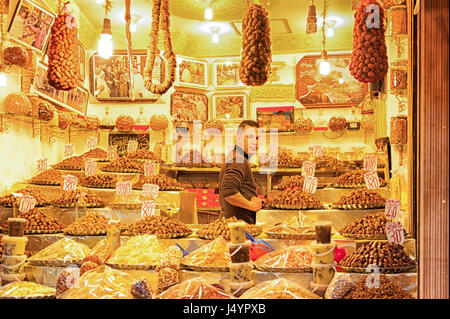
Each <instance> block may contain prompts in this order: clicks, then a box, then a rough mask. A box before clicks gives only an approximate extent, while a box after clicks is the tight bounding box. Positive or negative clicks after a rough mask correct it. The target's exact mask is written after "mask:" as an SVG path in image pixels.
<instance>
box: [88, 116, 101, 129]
mask: <svg viewBox="0 0 450 319" xmlns="http://www.w3.org/2000/svg"><path fill="white" fill-rule="evenodd" d="M99 127H100V120H99V119H98V117H97V116H95V115H90V116H86V128H87V129H88V130H92V131H96V130H98V128H99Z"/></svg>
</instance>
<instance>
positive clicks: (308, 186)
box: [303, 176, 317, 194]
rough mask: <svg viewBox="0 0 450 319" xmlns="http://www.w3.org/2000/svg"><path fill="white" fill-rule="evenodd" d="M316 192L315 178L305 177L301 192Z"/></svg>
mask: <svg viewBox="0 0 450 319" xmlns="http://www.w3.org/2000/svg"><path fill="white" fill-rule="evenodd" d="M316 190H317V177H313V176H306V177H305V181H304V182H303V191H304V192H307V193H311V194H314V193H315V192H316Z"/></svg>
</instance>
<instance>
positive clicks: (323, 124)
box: [314, 109, 328, 131]
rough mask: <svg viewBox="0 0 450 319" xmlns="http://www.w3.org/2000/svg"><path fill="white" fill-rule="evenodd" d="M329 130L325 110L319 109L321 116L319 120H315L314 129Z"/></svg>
mask: <svg viewBox="0 0 450 319" xmlns="http://www.w3.org/2000/svg"><path fill="white" fill-rule="evenodd" d="M327 130H328V121H327V120H325V118H324V116H323V110H322V109H319V116H318V117H317V120H316V121H315V122H314V131H327Z"/></svg>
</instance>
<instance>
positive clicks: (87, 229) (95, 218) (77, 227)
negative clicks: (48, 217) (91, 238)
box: [64, 212, 110, 236]
mask: <svg viewBox="0 0 450 319" xmlns="http://www.w3.org/2000/svg"><path fill="white" fill-rule="evenodd" d="M109 223H110V219H109V218H106V217H105V216H103V215H100V214H99V213H95V212H88V213H87V214H86V215H84V216H83V217H81V218H80V219H78V220H77V221H75V222H74V223H72V224H70V225H69V226H67V227H66V228H64V232H65V233H66V234H69V235H74V236H86V235H104V234H106V231H107V230H108V228H109Z"/></svg>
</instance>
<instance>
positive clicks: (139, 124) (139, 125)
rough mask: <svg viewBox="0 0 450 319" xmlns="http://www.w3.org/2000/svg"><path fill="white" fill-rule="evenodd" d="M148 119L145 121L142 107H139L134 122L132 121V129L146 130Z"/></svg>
mask: <svg viewBox="0 0 450 319" xmlns="http://www.w3.org/2000/svg"><path fill="white" fill-rule="evenodd" d="M147 123H148V121H146V119H145V117H144V107H142V106H140V107H139V116H138V118H137V119H136V122H135V123H134V127H133V128H134V129H135V130H136V131H146V130H148V128H149V127H150V125H148V124H147Z"/></svg>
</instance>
